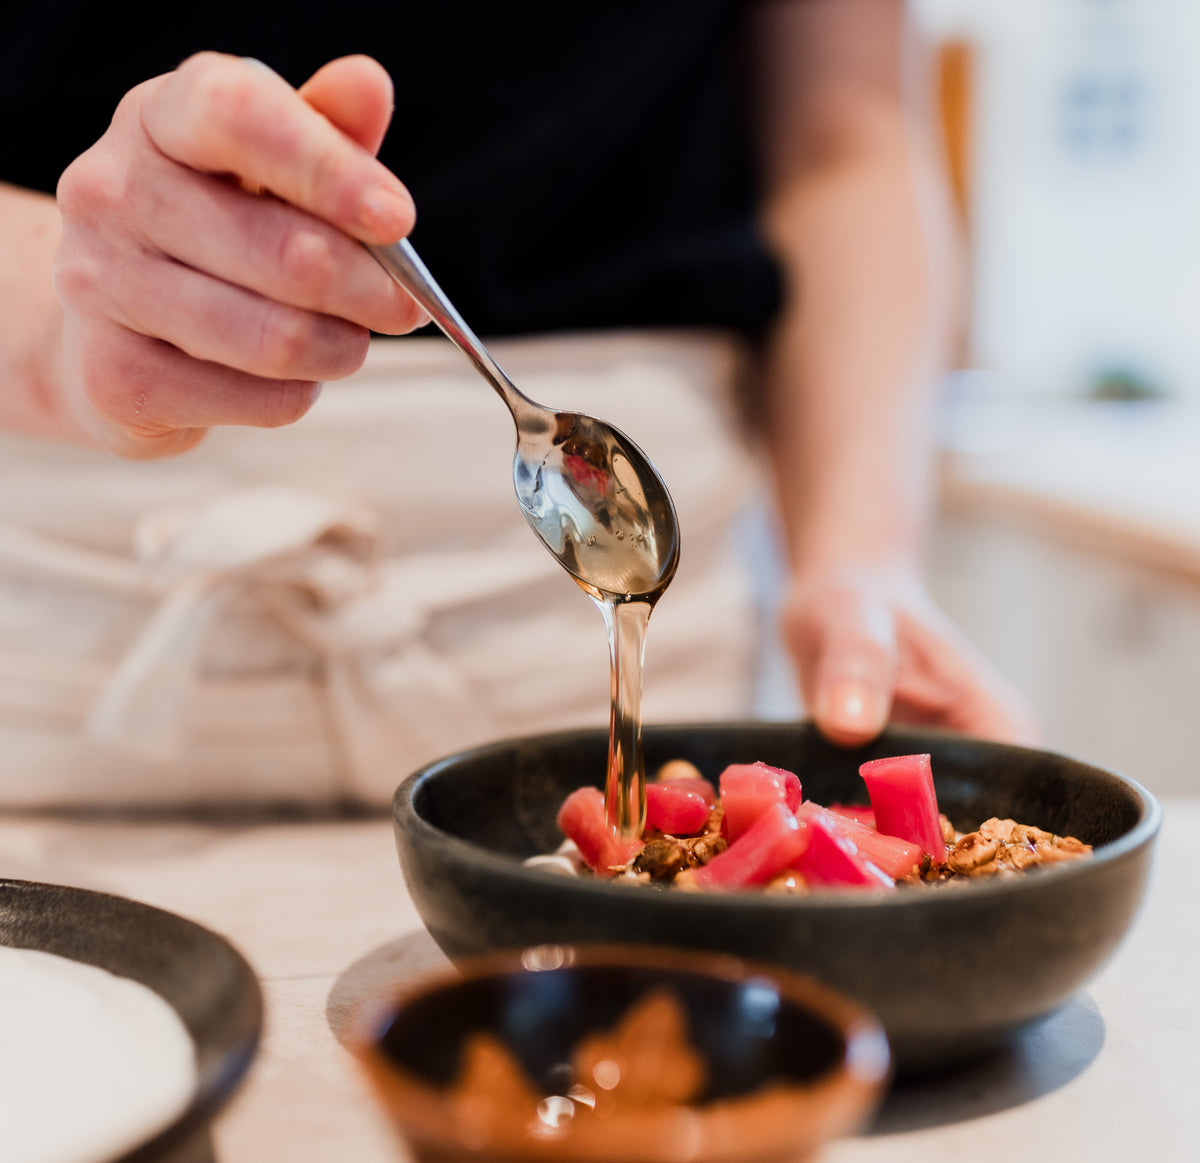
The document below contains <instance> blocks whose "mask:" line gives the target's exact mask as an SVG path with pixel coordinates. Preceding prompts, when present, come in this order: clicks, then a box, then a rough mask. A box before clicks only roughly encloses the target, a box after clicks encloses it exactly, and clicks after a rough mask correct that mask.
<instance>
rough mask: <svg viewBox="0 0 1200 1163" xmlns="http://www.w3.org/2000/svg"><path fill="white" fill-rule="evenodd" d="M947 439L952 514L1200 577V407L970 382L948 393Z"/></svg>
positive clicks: (945, 476) (945, 486)
mask: <svg viewBox="0 0 1200 1163" xmlns="http://www.w3.org/2000/svg"><path fill="white" fill-rule="evenodd" d="M968 382H969V381H968ZM940 441H941V447H942V450H943V473H942V500H943V504H944V506H945V507H946V509H947V510H948V511H950V512H952V513H970V514H974V515H976V516H986V517H989V518H992V519H999V520H1007V521H1010V522H1011V521H1021V522H1024V523H1026V524H1029V523H1033V524H1034V525H1037V526H1040V527H1041V528H1042V529H1043V530H1044V531H1047V532H1049V533H1050V534H1051V535H1053V536H1055V537H1062V538H1065V539H1066V540H1068V541H1070V542H1074V543H1075V544H1077V545H1079V546H1080V547H1082V548H1087V549H1089V550H1092V551H1094V552H1097V553H1100V554H1104V555H1108V556H1111V557H1116V558H1120V559H1124V560H1129V561H1134V562H1136V563H1138V564H1139V565H1144V566H1146V567H1148V568H1151V569H1159V570H1161V571H1163V572H1165V573H1169V574H1173V575H1176V576H1183V577H1186V578H1187V579H1188V580H1190V581H1193V582H1200V404H1197V403H1190V402H1187V401H1182V400H1148V401H1110V402H1096V401H1080V400H1067V399H1063V400H1057V399H1040V400H1039V399H1029V398H1025V397H1021V396H1017V395H1013V394H1011V393H1010V394H1007V395H1005V394H1003V393H995V392H988V391H986V390H984V391H979V392H972V391H970V390H967V391H962V392H957V393H951V394H950V395H949V396H948V397H947V399H946V401H945V408H944V411H943V414H942V416H941V431H940Z"/></svg>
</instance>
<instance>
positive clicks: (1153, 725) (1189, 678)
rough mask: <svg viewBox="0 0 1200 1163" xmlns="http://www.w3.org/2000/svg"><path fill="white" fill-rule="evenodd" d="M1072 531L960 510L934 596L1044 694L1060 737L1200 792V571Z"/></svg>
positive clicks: (948, 524) (946, 537)
mask: <svg viewBox="0 0 1200 1163" xmlns="http://www.w3.org/2000/svg"><path fill="white" fill-rule="evenodd" d="M1060 533H1061V531H1059V532H1056V530H1055V529H1054V528H1053V526H1050V525H1047V526H1045V527H1039V526H1038V525H1037V524H1036V523H1030V522H1021V521H1006V520H1004V519H1002V518H999V517H993V516H991V515H988V514H971V513H969V512H968V513H946V514H944V515H943V517H942V519H941V520H940V523H939V527H938V530H937V534H936V537H935V539H934V545H933V551H932V558H931V575H932V586H933V590H934V596H935V597H936V598H937V600H938V601H939V603H940V604H941V605H942V607H943V609H945V610H946V612H947V613H948V614H949V615H950V616H951V617H952V618H953V619H954V620H955V621H956V622H957V623H958V624H959V625H960V626H961V627H962V628H963V629H964V631H965V632H966V633H967V634H968V636H969V637H970V638H971V639H972V640H973V641H974V642H975V643H976V644H977V645H978V646H979V647H980V649H981V650H982V651H983V652H984V653H985V654H986V655H987V656H988V657H989V658H990V659H991V660H992V661H993V662H994V663H995V665H996V666H997V667H998V668H999V669H1000V671H1001V672H1002V673H1003V674H1004V675H1005V676H1006V677H1007V678H1009V679H1010V680H1011V681H1012V682H1014V683H1015V684H1016V685H1017V686H1018V688H1019V689H1021V690H1022V691H1023V692H1024V694H1025V695H1026V697H1027V698H1028V699H1029V701H1030V702H1031V703H1032V704H1033V706H1034V709H1035V710H1036V712H1037V713H1038V715H1039V717H1040V719H1041V723H1042V728H1043V731H1044V740H1043V741H1044V743H1045V745H1046V746H1049V747H1051V748H1053V749H1055V750H1058V751H1064V752H1067V753H1070V754H1073V755H1077V756H1079V757H1080V758H1083V759H1087V760H1091V761H1093V762H1096V763H1098V764H1101V765H1103V766H1107V767H1113V768H1116V769H1117V770H1119V771H1122V772H1124V773H1125V774H1126V775H1129V776H1130V777H1132V778H1133V779H1136V780H1138V781H1139V782H1141V783H1143V784H1145V785H1146V786H1147V787H1149V788H1150V790H1151V791H1154V792H1156V793H1158V794H1164V795H1170V794H1193V795H1194V794H1196V792H1197V791H1200V760H1198V759H1197V752H1198V751H1200V578H1197V580H1194V581H1193V580H1189V579H1187V578H1186V577H1184V576H1183V575H1182V573H1175V574H1172V573H1168V572H1164V571H1161V570H1157V569H1154V568H1152V567H1149V566H1146V565H1143V564H1138V563H1135V562H1130V561H1126V560H1122V559H1121V558H1120V556H1119V555H1115V554H1114V555H1108V554H1105V553H1103V552H1100V551H1097V550H1095V549H1092V548H1082V547H1081V546H1080V545H1078V544H1075V543H1073V542H1072V539H1071V538H1070V537H1069V536H1065V535H1060Z"/></svg>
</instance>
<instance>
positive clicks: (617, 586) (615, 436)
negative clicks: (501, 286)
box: [369, 240, 679, 604]
mask: <svg viewBox="0 0 1200 1163" xmlns="http://www.w3.org/2000/svg"><path fill="white" fill-rule="evenodd" d="M369 249H370V251H371V253H372V254H373V255H374V256H375V258H376V260H377V261H378V262H379V264H380V266H382V267H383V269H384V270H386V271H387V272H388V274H390V275H391V276H392V278H394V279H395V280H396V282H397V283H399V284H400V286H401V287H403V288H404V289H405V290H406V291H407V292H408V293H409V294H410V295H411V296H412V297H413V298H414V299H415V300H416V301H417V302H418V303H419V304H420V305H421V306H422V307H424V308H425V310H426V311H428V312H429V314H430V316H431V317H432V319H433V321H434V323H436V324H437V326H438V327H439V328H441V330H442V331H443V332H444V333H445V335H446V337H447V338H448V339H449V340H450V342H451V343H453V344H454V346H455V347H457V348H458V349H459V351H461V352H462V353H463V354H464V355H465V356H466V357H467V358H468V359H469V360H470V361H471V363H473V364H474V365H475V368H476V370H477V371H478V372H479V374H480V375H482V376H483V378H484V379H486V380H487V381H488V382H489V383H490V384H491V385H492V387H493V388H495V389H496V391H497V392H498V393H499V395H500V398H501V399H502V400H503V401H504V402H505V404H507V405H508V410H509V411H510V412H511V413H512V418H513V421H514V423H515V424H516V427H517V451H516V455H515V457H514V458H513V485H514V486H515V488H516V491H517V500H518V501H519V502H520V504H521V510H522V512H523V513H524V514H525V520H526V521H528V522H529V525H530V528H532V529H533V531H534V533H536V534H537V535H538V537H539V538H540V539H541V541H542V544H543V545H545V546H546V548H547V549H548V550H550V552H551V553H552V554H553V555H554V556H555V557H556V558H557V559H558V562H559V564H560V565H562V567H563V569H565V570H566V571H567V572H568V573H569V574H570V575H571V576H572V577H573V578H574V579H575V580H576V581H577V582H578V583H579V584H580V585H581V586H582V587H583V588H584V589H585V590H587V591H588V593H590V594H591V595H592V596H593V597H594V598H596V599H598V600H600V601H605V602H613V603H621V602H632V601H640V602H649V603H650V604H653V603H654V602H655V601H657V599H658V598H659V596H660V595H661V594H662V592H663V590H665V589H666V588H667V585H668V583H669V582H670V581H671V578H672V577H673V576H674V574H675V568H676V566H677V565H678V562H679V522H678V519H677V517H676V515H675V506H674V503H673V502H672V501H671V495H670V493H669V492H667V486H666V484H665V483H664V482H663V479H662V477H661V476H660V475H659V473H658V470H657V469H656V468H655V467H654V465H653V464H652V463H651V462H650V460H649V458H648V457H647V456H646V455H645V453H643V452H642V451H641V449H640V448H638V447H637V445H636V444H634V443H633V441H632V440H630V439H629V438H628V437H627V436H625V435H624V434H623V433H622V432H619V431H618V430H617V429H616V428H613V427H612V426H611V425H610V424H606V423H605V422H604V421H603V420H597V419H596V418H595V417H594V416H586V415H584V414H583V413H580V412H557V411H555V410H554V409H552V408H547V407H545V406H543V405H542V404H537V403H535V402H534V401H533V400H531V399H529V397H528V396H526V395H524V394H523V393H522V392H521V391H519V390H518V389H517V387H516V385H514V384H513V382H512V380H510V379H509V378H508V376H507V375H505V373H504V372H503V370H501V368H500V365H499V364H497V363H496V361H495V360H494V359H493V358H492V357H491V355H490V354H489V353H488V351H487V349H486V348H485V347H484V346H483V344H482V343H481V342H480V340H479V338H478V337H477V336H476V335H475V333H474V332H473V331H471V329H470V328H469V327H468V326H467V325H466V323H465V322H464V321H463V318H462V316H461V315H459V313H458V312H457V311H456V310H455V308H454V306H453V305H452V304H451V302H450V300H449V299H447V298H446V295H445V293H444V292H443V291H442V289H441V288H440V287H439V286H438V285H437V283H436V282H434V280H433V276H432V275H430V273H429V271H428V270H427V269H426V267H425V264H424V263H423V262H422V261H421V259H420V257H419V256H418V255H417V252H416V251H415V250H413V248H412V246H411V245H410V244H409V243H408V241H407V240H403V241H401V242H397V243H395V244H394V245H391V246H372V247H369Z"/></svg>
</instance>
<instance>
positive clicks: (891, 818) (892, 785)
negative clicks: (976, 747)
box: [858, 755, 946, 861]
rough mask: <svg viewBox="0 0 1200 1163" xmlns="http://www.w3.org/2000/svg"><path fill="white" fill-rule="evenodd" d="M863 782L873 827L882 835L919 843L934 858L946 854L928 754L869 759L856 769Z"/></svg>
mask: <svg viewBox="0 0 1200 1163" xmlns="http://www.w3.org/2000/svg"><path fill="white" fill-rule="evenodd" d="M858 773H859V775H861V776H862V777H863V780H864V782H865V783H866V785H867V792H868V794H869V795H870V797H871V807H872V808H874V809H875V827H876V828H877V829H878V830H879V831H880V832H882V833H883V834H884V835H885V836H899V837H900V838H901V839H903V840H911V841H912V842H913V843H914V844H919V845H920V847H921V851H922V852H928V853H929V855H930V856H932V857H933V859H934V860H936V861H942V860H944V859H945V858H946V841H945V838H944V837H943V836H942V824H941V820H940V819H939V818H938V805H937V795H936V793H935V792H934V789H933V770H932V768H931V767H930V762H929V756H928V755H896V756H892V757H891V758H888V759H873V760H871V761H870V762H869V763H864V764H863V765H862V766H861V767H860V768H859V769H858Z"/></svg>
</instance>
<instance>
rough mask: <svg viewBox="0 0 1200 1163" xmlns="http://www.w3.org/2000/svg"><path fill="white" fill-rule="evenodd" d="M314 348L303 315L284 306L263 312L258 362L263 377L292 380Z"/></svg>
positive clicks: (276, 304) (307, 324) (271, 305)
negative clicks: (310, 350) (296, 370)
mask: <svg viewBox="0 0 1200 1163" xmlns="http://www.w3.org/2000/svg"><path fill="white" fill-rule="evenodd" d="M311 345H312V327H311V325H310V323H309V320H308V318H307V317H306V315H305V313H304V312H302V311H298V310H296V309H295V308H293V307H289V306H287V305H285V304H283V303H271V304H269V305H268V306H267V307H266V308H265V309H264V310H263V313H262V320H261V323H260V326H259V332H258V344H257V348H258V359H257V360H256V363H257V364H258V369H259V373H260V374H261V375H265V376H269V377H271V378H272V379H289V378H291V377H292V376H293V375H294V374H295V369H296V368H297V367H299V366H301V365H302V364H303V362H304V361H305V357H306V355H307V354H308V351H309V349H310V347H311Z"/></svg>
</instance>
